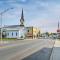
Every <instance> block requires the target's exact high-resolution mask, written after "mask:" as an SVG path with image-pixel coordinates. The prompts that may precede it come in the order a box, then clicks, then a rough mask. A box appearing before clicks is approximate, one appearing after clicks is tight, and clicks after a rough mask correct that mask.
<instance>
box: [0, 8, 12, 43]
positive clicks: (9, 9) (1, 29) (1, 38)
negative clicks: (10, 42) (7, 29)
mask: <svg viewBox="0 0 60 60" xmlns="http://www.w3.org/2000/svg"><path fill="white" fill-rule="evenodd" d="M10 9H13V8H8V9H6V10H4V11H3V12H1V13H0V15H1V42H2V15H3V14H4V13H5V12H7V11H9V10H10Z"/></svg>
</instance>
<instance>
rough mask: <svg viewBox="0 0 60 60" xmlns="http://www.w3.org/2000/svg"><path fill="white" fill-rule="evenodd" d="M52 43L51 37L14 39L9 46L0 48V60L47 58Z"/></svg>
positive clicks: (46, 59)
mask: <svg viewBox="0 0 60 60" xmlns="http://www.w3.org/2000/svg"><path fill="white" fill-rule="evenodd" d="M53 44H54V40H52V39H34V40H26V41H25V40H23V41H18V42H17V41H16V42H15V43H13V45H11V47H8V48H4V49H0V60H49V59H50V55H51V51H52V47H53Z"/></svg>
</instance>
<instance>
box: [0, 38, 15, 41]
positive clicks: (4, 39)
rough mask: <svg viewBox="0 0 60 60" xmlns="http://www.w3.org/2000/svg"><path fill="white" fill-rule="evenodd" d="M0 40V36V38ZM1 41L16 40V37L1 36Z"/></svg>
mask: <svg viewBox="0 0 60 60" xmlns="http://www.w3.org/2000/svg"><path fill="white" fill-rule="evenodd" d="M0 40H1V38H0ZM2 40H3V41H6V40H16V38H2Z"/></svg>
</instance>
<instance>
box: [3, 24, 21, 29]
mask: <svg viewBox="0 0 60 60" xmlns="http://www.w3.org/2000/svg"><path fill="white" fill-rule="evenodd" d="M16 27H21V26H20V25H9V26H4V27H3V28H16Z"/></svg>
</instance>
